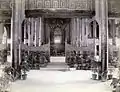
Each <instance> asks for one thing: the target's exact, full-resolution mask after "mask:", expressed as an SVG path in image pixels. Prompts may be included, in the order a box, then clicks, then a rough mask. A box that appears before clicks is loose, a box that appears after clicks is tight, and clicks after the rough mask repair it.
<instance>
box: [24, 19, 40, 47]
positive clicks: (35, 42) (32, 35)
mask: <svg viewBox="0 0 120 92" xmlns="http://www.w3.org/2000/svg"><path fill="white" fill-rule="evenodd" d="M26 20H27V22H28V23H25V24H24V44H27V43H28V46H41V37H42V34H41V31H42V18H41V17H39V18H27V19H26ZM27 35H28V38H27Z"/></svg>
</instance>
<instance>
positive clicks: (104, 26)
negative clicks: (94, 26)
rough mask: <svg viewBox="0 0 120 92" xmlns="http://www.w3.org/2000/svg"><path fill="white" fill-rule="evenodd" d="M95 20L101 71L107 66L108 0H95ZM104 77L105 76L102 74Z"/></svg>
mask: <svg viewBox="0 0 120 92" xmlns="http://www.w3.org/2000/svg"><path fill="white" fill-rule="evenodd" d="M95 4H96V7H95V8H96V16H95V17H96V20H97V21H98V24H99V25H100V27H99V28H100V38H99V41H100V51H101V52H100V58H101V62H102V72H105V71H107V68H108V0H95ZM104 78H105V79H106V76H104Z"/></svg>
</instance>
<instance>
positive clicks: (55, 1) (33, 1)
mask: <svg viewBox="0 0 120 92" xmlns="http://www.w3.org/2000/svg"><path fill="white" fill-rule="evenodd" d="M26 1H27V2H28V3H29V4H28V3H27V2H26V7H28V8H27V9H30V10H31V9H44V8H55V9H77V10H91V7H92V3H91V2H92V0H26Z"/></svg>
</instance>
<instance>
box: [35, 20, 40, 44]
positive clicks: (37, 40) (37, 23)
mask: <svg viewBox="0 0 120 92" xmlns="http://www.w3.org/2000/svg"><path fill="white" fill-rule="evenodd" d="M39 30H40V21H39V18H36V19H35V46H39Z"/></svg>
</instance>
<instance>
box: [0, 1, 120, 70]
mask: <svg viewBox="0 0 120 92" xmlns="http://www.w3.org/2000/svg"><path fill="white" fill-rule="evenodd" d="M119 4H120V1H119V0H0V43H1V44H0V46H1V48H0V49H1V50H5V49H7V56H8V59H7V61H9V62H10V63H11V65H12V67H13V68H14V69H18V70H19V65H20V64H21V62H22V61H23V60H24V57H25V55H26V54H25V53H27V56H29V55H30V56H36V57H38V58H39V55H43V54H44V55H45V57H46V59H47V61H48V62H49V63H52V62H53V61H54V60H53V58H56V57H59V58H61V59H62V58H64V59H63V60H59V62H64V63H66V62H67V60H68V57H69V56H70V53H71V52H72V53H74V52H75V53H79V54H80V55H83V54H85V55H90V56H92V55H93V56H99V60H100V61H101V67H102V72H104V71H106V70H107V69H108V67H109V63H110V60H111V56H114V57H118V55H119V50H120V6H119ZM1 53H2V52H1ZM41 53H42V54H41ZM37 55H38V56H37Z"/></svg>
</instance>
